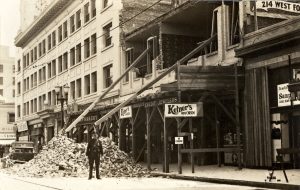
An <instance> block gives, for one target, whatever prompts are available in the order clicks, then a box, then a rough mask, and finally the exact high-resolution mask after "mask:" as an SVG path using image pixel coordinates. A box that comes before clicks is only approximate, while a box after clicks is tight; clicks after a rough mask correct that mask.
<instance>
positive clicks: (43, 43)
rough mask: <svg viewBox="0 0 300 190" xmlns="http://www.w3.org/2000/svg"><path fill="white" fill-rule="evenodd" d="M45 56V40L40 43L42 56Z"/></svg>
mask: <svg viewBox="0 0 300 190" xmlns="http://www.w3.org/2000/svg"><path fill="white" fill-rule="evenodd" d="M45 54H46V40H43V41H42V55H45Z"/></svg>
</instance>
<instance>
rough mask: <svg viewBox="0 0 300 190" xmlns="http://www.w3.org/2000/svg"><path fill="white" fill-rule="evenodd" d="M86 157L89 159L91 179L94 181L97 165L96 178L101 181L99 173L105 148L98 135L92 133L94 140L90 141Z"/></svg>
mask: <svg viewBox="0 0 300 190" xmlns="http://www.w3.org/2000/svg"><path fill="white" fill-rule="evenodd" d="M86 155H87V157H88V159H89V178H88V179H92V177H93V167H94V163H95V167H96V178H97V179H100V173H99V165H100V155H103V148H102V144H101V141H100V140H99V139H98V137H97V134H96V133H92V139H91V140H90V141H89V143H88V146H87V150H86Z"/></svg>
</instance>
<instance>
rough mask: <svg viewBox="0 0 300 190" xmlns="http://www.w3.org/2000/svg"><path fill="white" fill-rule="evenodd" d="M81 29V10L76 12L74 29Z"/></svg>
mask: <svg viewBox="0 0 300 190" xmlns="http://www.w3.org/2000/svg"><path fill="white" fill-rule="evenodd" d="M80 27H81V10H78V11H77V12H76V29H78V28H80Z"/></svg>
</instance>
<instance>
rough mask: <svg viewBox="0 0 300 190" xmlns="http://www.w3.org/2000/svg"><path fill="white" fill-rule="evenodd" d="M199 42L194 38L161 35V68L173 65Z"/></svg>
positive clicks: (198, 39)
mask: <svg viewBox="0 0 300 190" xmlns="http://www.w3.org/2000/svg"><path fill="white" fill-rule="evenodd" d="M200 41H201V40H200V38H196V37H190V36H181V35H171V34H162V39H161V43H162V56H163V67H164V68H166V67H170V66H171V65H173V64H174V63H175V62H176V61H177V60H179V59H181V58H182V57H184V56H185V55H186V54H187V53H189V52H190V51H191V50H193V49H194V48H196V47H197V42H200Z"/></svg>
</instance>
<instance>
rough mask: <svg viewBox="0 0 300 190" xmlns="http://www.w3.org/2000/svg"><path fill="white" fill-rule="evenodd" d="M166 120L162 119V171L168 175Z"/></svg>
mask: <svg viewBox="0 0 300 190" xmlns="http://www.w3.org/2000/svg"><path fill="white" fill-rule="evenodd" d="M166 122H167V119H166V118H165V117H164V149H163V151H164V159H163V160H164V164H163V171H164V172H165V173H169V157H168V152H169V151H168V129H167V124H166Z"/></svg>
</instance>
